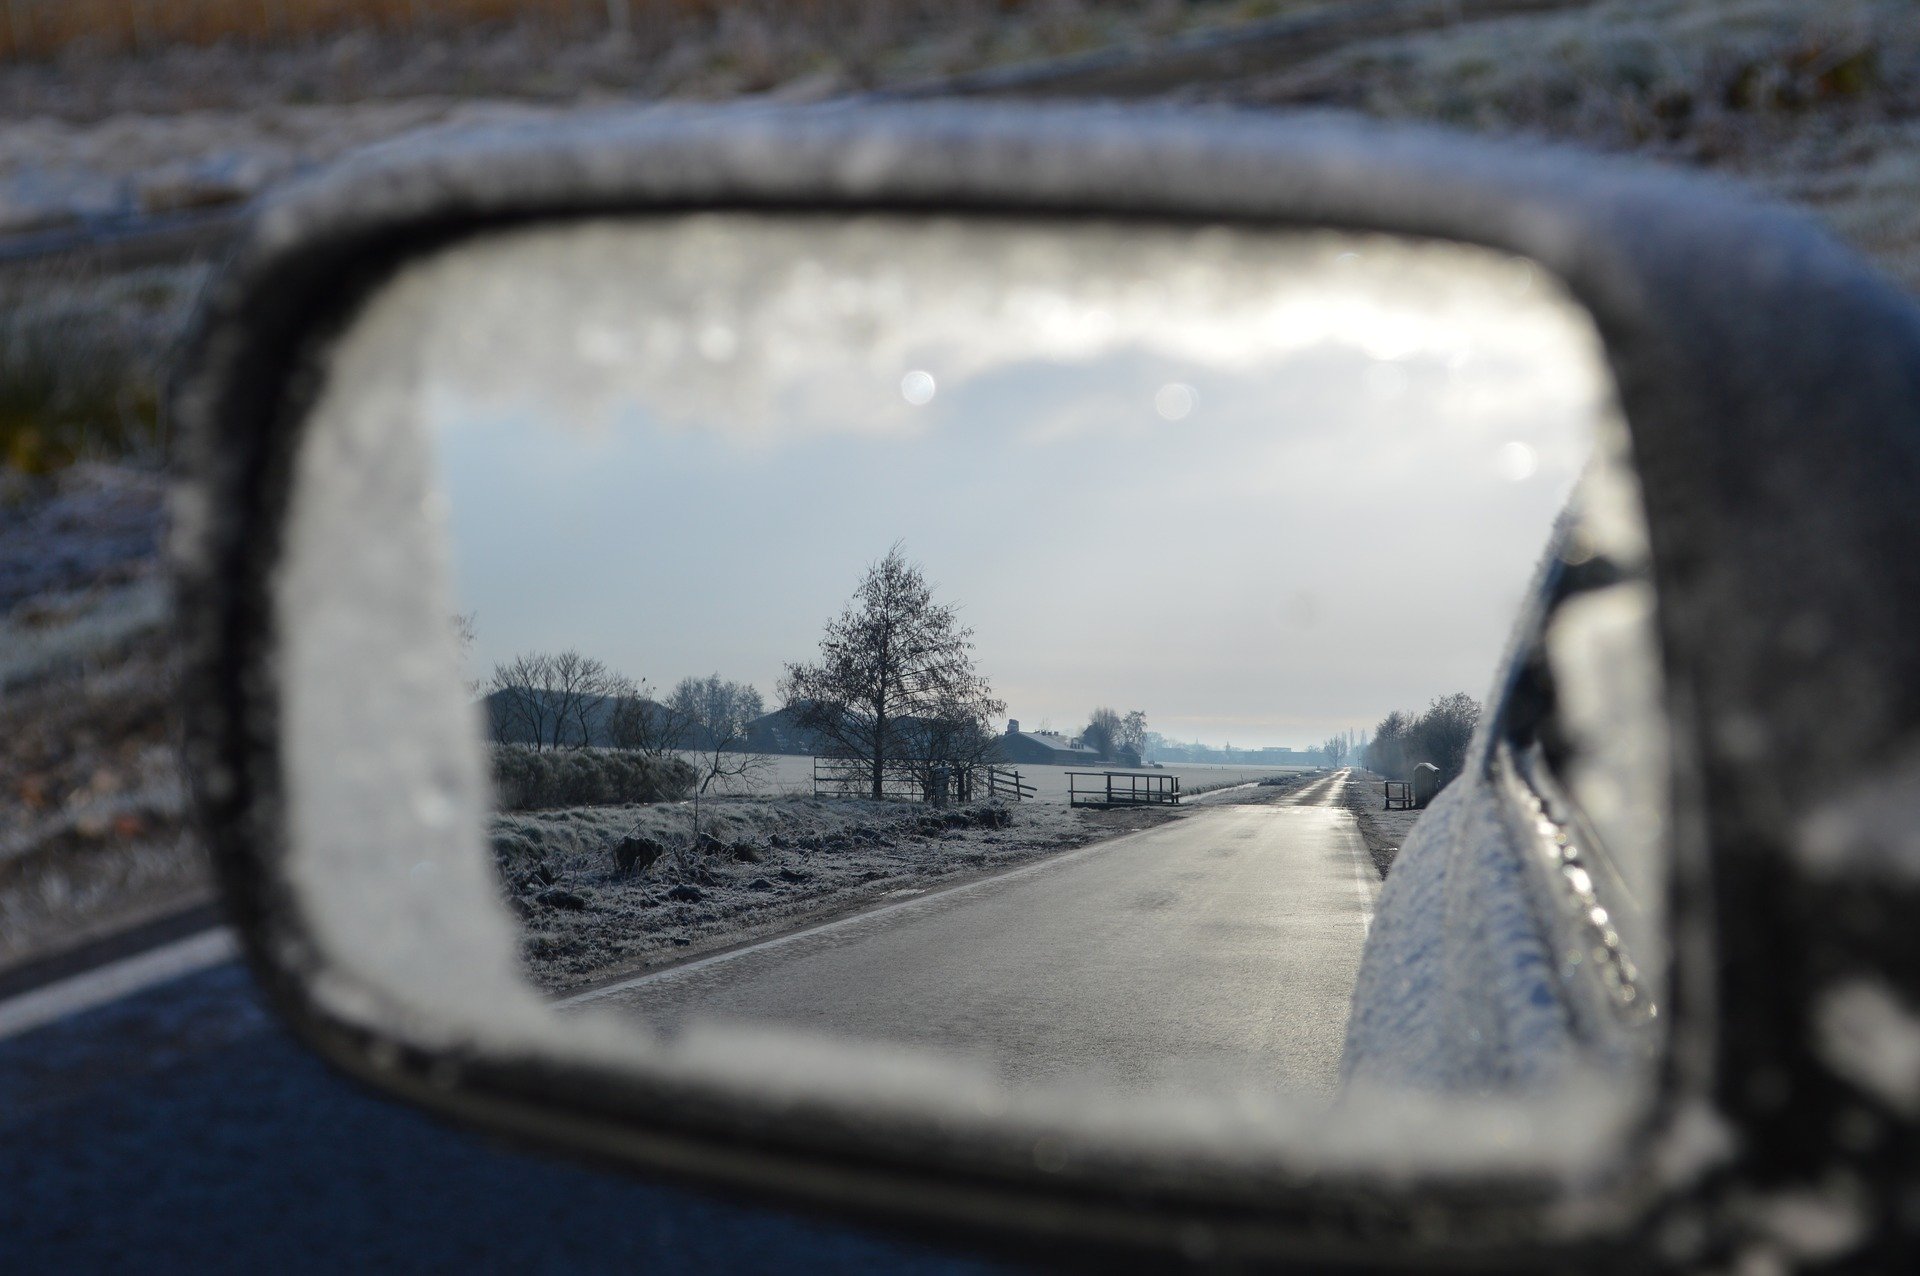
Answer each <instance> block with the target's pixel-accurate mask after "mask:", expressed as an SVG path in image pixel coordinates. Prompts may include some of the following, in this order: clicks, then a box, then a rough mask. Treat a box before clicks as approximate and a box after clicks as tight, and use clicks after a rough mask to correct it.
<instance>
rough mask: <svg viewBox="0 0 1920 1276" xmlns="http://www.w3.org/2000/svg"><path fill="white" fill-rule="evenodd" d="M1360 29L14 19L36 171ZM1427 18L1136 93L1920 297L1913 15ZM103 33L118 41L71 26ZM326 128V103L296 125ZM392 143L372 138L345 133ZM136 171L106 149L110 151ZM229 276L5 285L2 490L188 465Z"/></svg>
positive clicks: (847, 8)
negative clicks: (1536, 169)
mask: <svg viewBox="0 0 1920 1276" xmlns="http://www.w3.org/2000/svg"><path fill="white" fill-rule="evenodd" d="M1340 7H1341V6H1339V5H1337V4H1326V3H1320V4H1315V3H1312V0H1117V2H1113V3H1104V4H1101V3H1093V2H1091V0H941V2H939V3H936V2H934V0H781V2H775V0H631V3H619V0H616V3H614V4H611V5H609V4H608V3H607V0H591V2H589V0H453V2H450V3H445V4H438V5H423V4H418V3H401V2H400V0H279V2H278V3H273V2H271V0H270V2H269V3H267V4H265V5H263V4H261V3H258V2H257V0H254V2H251V3H248V4H241V3H238V0H235V2H234V3H226V0H206V3H201V4H193V5H182V6H177V7H175V6H157V5H150V4H142V3H138V2H137V0H97V3H96V2H94V0H88V3H73V4H55V3H54V2H53V0H21V2H18V3H15V4H13V5H12V8H11V9H10V10H9V11H8V12H11V13H13V14H15V15H22V14H24V15H26V17H27V19H28V23H27V27H21V26H20V24H19V22H18V21H16V22H15V24H14V27H13V28H9V30H10V31H11V32H12V35H11V36H9V37H8V38H14V37H21V36H22V33H23V32H29V33H31V32H37V33H38V34H37V35H34V37H33V38H34V39H37V40H41V41H42V42H43V43H45V42H47V41H53V43H52V44H48V45H47V47H48V48H54V47H56V46H57V47H58V50H59V51H58V52H57V53H55V54H48V55H47V56H44V57H41V58H39V59H38V60H30V61H28V62H20V61H18V60H15V61H14V62H13V63H11V64H8V62H7V60H6V58H5V57H4V56H0V140H5V138H6V137H7V135H8V134H7V130H8V128H9V125H8V124H7V122H6V121H5V116H6V114H7V112H8V110H9V109H10V110H11V112H12V114H13V116H14V118H15V119H16V120H17V121H18V125H17V129H18V136H20V137H23V138H24V137H26V136H27V135H28V134H29V133H31V132H32V130H33V129H34V127H35V125H36V122H40V123H44V122H45V121H47V120H51V119H55V118H59V119H61V120H63V121H65V123H64V124H63V125H62V127H63V128H65V129H67V130H68V131H67V132H65V133H62V132H60V131H59V130H57V129H56V130H48V129H43V130H42V132H43V133H44V134H45V138H44V139H43V140H41V141H39V142H36V143H32V144H31V145H28V144H26V143H22V148H24V149H23V150H22V153H23V154H26V156H27V159H26V161H25V164H26V171H28V172H29V175H31V170H32V168H33V166H34V165H35V164H53V163H58V162H72V160H71V158H70V157H71V156H72V155H73V154H74V153H75V149H74V142H73V138H75V137H77V136H82V135H83V134H82V133H77V132H75V130H82V131H83V130H86V129H88V128H94V129H95V132H94V133H84V136H85V137H87V138H89V139H93V138H95V137H96V135H97V134H99V133H111V132H112V131H113V130H114V129H115V128H123V122H124V121H126V120H128V119H133V118H138V119H140V120H142V121H143V122H151V121H154V120H159V121H166V120H169V119H173V120H177V121H179V122H180V129H181V136H182V137H183V138H185V139H187V140H186V141H185V142H183V143H182V145H184V146H186V147H188V148H191V146H192V145H195V144H196V142H195V141H194V140H193V139H203V140H204V139H205V138H208V137H212V136H215V135H214V134H209V133H207V131H206V124H205V121H206V120H207V119H209V118H211V117H213V116H215V115H218V116H219V117H220V118H221V119H223V120H227V121H234V120H240V121H246V122H247V123H246V124H245V125H244V126H242V127H238V128H228V129H227V131H226V132H224V133H219V134H218V135H217V136H219V137H221V138H223V139H225V140H224V141H221V142H219V143H215V142H213V141H205V142H204V144H205V145H208V146H214V145H229V146H230V145H235V144H236V143H235V141H234V138H235V137H236V136H239V137H244V136H247V135H249V134H248V130H249V129H254V130H255V131H257V132H259V133H260V134H262V135H264V136H268V137H275V136H277V137H279V138H282V139H284V138H285V137H286V136H288V128H289V126H288V123H287V119H286V116H287V114H288V113H289V112H297V111H300V110H314V111H322V112H324V111H329V110H331V111H334V112H336V114H333V115H326V116H325V120H326V121H332V124H333V129H334V135H335V136H339V135H343V134H344V133H345V130H346V125H345V119H346V115H345V113H346V112H350V111H351V110H352V109H353V105H354V103H356V102H360V101H364V100H371V99H378V98H386V99H398V98H410V99H412V100H420V101H424V100H427V99H429V98H433V97H435V96H436V95H439V96H441V97H445V96H447V95H452V96H454V97H460V96H462V95H464V96H468V97H472V98H475V99H481V100H497V99H502V98H519V99H526V98H538V99H541V100H545V101H554V102H560V103H568V102H591V101H597V100H605V98H606V96H607V95H608V94H609V93H618V94H619V95H620V96H621V97H622V98H624V99H625V100H657V99H664V98H691V99H707V100H711V99H717V98H726V97H729V96H737V95H740V94H747V93H762V92H765V93H771V94H773V95H775V96H777V97H782V98H789V99H793V100H807V99H813V98H820V97H828V96H832V95H834V94H836V93H843V92H848V91H854V90H858V89H861V88H866V87H871V86H874V85H883V84H899V83H909V82H916V81H922V80H925V79H926V78H927V77H938V76H942V75H953V74H963V73H966V72H970V71H977V70H981V69H984V68H990V67H996V66H1004V65H1007V64H1008V63H1013V62H1021V61H1025V60H1030V59H1045V58H1051V57H1058V56H1061V55H1064V54H1072V53H1077V52H1083V51H1086V50H1089V49H1099V48H1117V49H1127V50H1132V51H1136V52H1139V51H1144V52H1145V53H1146V54H1148V55H1149V56H1150V55H1151V54H1152V51H1153V50H1154V49H1156V48H1159V47H1162V46H1163V45H1164V42H1165V41H1166V40H1168V39H1169V38H1172V37H1175V36H1183V35H1192V34H1195V33H1204V32H1208V31H1231V30H1233V29H1235V28H1236V27H1239V26H1244V25H1245V24H1246V23H1247V22H1249V21H1257V20H1260V19H1266V18H1272V17H1274V16H1276V15H1284V14H1292V13H1297V12H1303V11H1313V12H1318V13H1331V12H1337V11H1338V10H1339V9H1340ZM1405 7H1406V9H1407V11H1408V12H1409V13H1411V14H1415V15H1418V16H1420V17H1421V19H1422V22H1421V24H1419V25H1420V27H1421V29H1418V30H1410V31H1407V32H1405V33H1403V34H1399V35H1391V36H1375V37H1373V38H1366V39H1354V40H1351V41H1349V42H1347V43H1345V44H1343V45H1341V46H1340V47H1337V48H1334V49H1332V50H1331V51H1321V52H1317V53H1314V54H1312V55H1311V56H1309V55H1307V54H1305V53H1304V52H1303V53H1300V54H1299V55H1297V56H1295V55H1290V54H1289V53H1288V51H1287V50H1286V49H1284V48H1281V49H1275V50H1270V51H1268V53H1266V54H1263V55H1262V56H1261V57H1260V58H1257V59H1254V60H1253V64H1252V65H1249V66H1245V67H1242V68H1240V69H1238V70H1236V71H1234V72H1233V73H1231V74H1225V73H1219V74H1212V73H1210V74H1206V75H1196V74H1194V73H1193V72H1192V71H1191V70H1188V71H1186V72H1184V73H1182V72H1180V71H1178V69H1177V67H1175V69H1172V70H1170V71H1169V74H1168V76H1167V77H1166V78H1165V79H1164V81H1163V82H1158V83H1154V84H1152V86H1151V87H1149V88H1145V89H1141V90H1139V92H1141V93H1144V94H1145V95H1147V96H1164V97H1167V98H1170V99H1177V100H1194V99H1198V100H1206V101H1215V102H1224V103H1232V104H1237V105H1249V106H1265V107H1277V108H1283V109H1284V108H1289V107H1301V106H1313V107H1322V108H1324V107H1335V108H1340V109H1345V110H1351V111H1355V112H1358V113H1361V114H1365V115H1369V116H1373V117H1375V118H1381V119H1400V120H1424V121H1436V122H1440V123H1445V124H1448V125H1450V126H1454V127H1459V128H1463V129H1467V130H1471V131H1476V132H1482V133H1488V134H1494V135H1518V136H1523V137H1529V138H1540V139H1550V140H1558V141H1571V142H1575V143H1577V144H1581V145H1585V146H1589V147H1593V148H1597V149H1602V150H1609V151H1625V152H1632V153H1635V154H1638V155H1641V156H1645V157H1647V158H1650V159H1652V160H1655V161H1656V162H1664V163H1673V164H1678V165H1682V166H1686V167H1693V168H1706V169H1711V170H1714V171H1718V172H1723V173H1728V174H1731V175H1734V176H1737V177H1740V178H1742V179H1745V180H1747V181H1750V182H1752V183H1753V184H1755V185H1756V186H1758V187H1759V188H1760V189H1762V190H1763V191H1765V192H1767V193H1770V194H1772V195H1774V196H1776V197H1779V198H1783V199H1786V200H1789V201H1791V202H1795V203H1798V204H1800V205H1802V206H1803V207H1807V208H1810V209H1812V210H1814V211H1815V212H1817V213H1818V214H1819V215H1821V216H1822V217H1823V218H1825V219H1826V221H1827V222H1828V224H1829V225H1830V226H1832V227H1833V229H1834V230H1835V231H1836V232H1837V233H1838V234H1840V235H1841V236H1842V237H1843V238H1846V239H1848V240H1849V241H1851V242H1852V243H1853V244H1854V245H1855V246H1856V247H1858V248H1860V249H1862V250H1864V251H1865V252H1867V253H1868V254H1869V255H1872V256H1874V257H1875V258H1877V259H1878V260H1879V261H1880V262H1881V264H1882V265H1883V266H1884V267H1886V268H1887V269H1888V270H1889V271H1890V272H1891V273H1892V274H1893V275H1894V276H1895V277H1896V278H1898V279H1900V280H1901V281H1902V282H1904V283H1906V284H1907V285H1908V286H1909V287H1912V288H1915V289H1916V290H1920V4H1916V3H1915V0H1828V2H1827V3H1823V4H1820V5H1809V4H1805V3H1803V2H1802V0H1597V2H1595V3H1589V4H1580V3H1577V0H1568V3H1567V4H1566V5H1564V6H1562V7H1560V8H1559V9H1557V10H1556V11H1550V12H1543V13H1529V14H1516V15H1511V16H1506V17H1488V18H1484V19H1480V20H1463V21H1453V20H1449V19H1447V17H1446V15H1447V14H1448V13H1452V12H1460V11H1463V10H1462V9H1461V7H1460V6H1459V5H1458V4H1453V5H1449V4H1448V3H1446V2H1445V0H1406V5H1405ZM162 10H165V11H166V12H167V13H168V14H169V15H171V16H169V17H168V18H167V21H166V22H157V21H149V22H148V25H147V26H145V27H141V28H139V29H138V30H136V27H135V26H134V25H130V24H133V23H135V21H136V17H137V15H138V14H140V13H147V14H158V13H159V12H160V11H162ZM176 10H177V11H176ZM56 11H57V12H59V13H61V14H64V15H65V16H63V17H62V18H61V19H60V22H61V23H64V24H65V25H64V26H62V27H60V30H64V31H68V32H69V33H70V34H71V33H72V32H75V31H78V32H79V33H80V34H78V35H73V36H72V38H71V39H66V43H65V44H59V42H58V41H57V40H55V39H54V34H55V27H54V24H53V19H52V18H51V17H49V16H46V15H51V14H53V13H55V12H56ZM96 11H97V12H96ZM87 13H94V14H95V17H96V18H97V22H96V25H95V27H94V28H91V29H89V28H86V27H85V25H84V23H82V24H81V25H79V26H75V24H76V23H80V22H81V19H82V18H83V17H84V16H85V14H87ZM116 15H117V16H116ZM270 17H271V18H272V19H273V21H272V22H269V21H268V19H269V18H270ZM43 18H44V21H43V20H42V19H43ZM189 19H191V20H189ZM34 22H40V24H41V25H39V26H33V25H32V24H33V23H34ZM29 29H30V30H29ZM89 31H90V32H91V33H90V34H89ZM62 38H63V39H65V37H62ZM208 42H211V43H208ZM21 47H27V48H35V47H38V46H35V45H33V44H32V43H31V42H30V41H29V42H27V43H25V44H23V45H22V46H21ZM1169 66H1170V67H1174V64H1173V63H1170V64H1169ZM1183 76H1184V78H1183ZM1148 79H1149V81H1151V77H1148ZM300 102H306V103H317V104H322V105H315V106H310V107H302V106H298V105H289V104H290V103H300ZM89 120H91V121H97V122H98V123H97V126H96V125H93V124H88V123H86V121H89ZM196 120H197V121H198V123H196ZM76 121H79V123H76ZM256 125H257V128H255V126H256ZM196 128H197V129H199V130H200V131H198V132H196V131H194V130H195V129H196ZM371 131H372V132H373V133H377V132H378V129H377V128H376V129H373V130H371ZM368 132H369V130H368V129H367V128H366V126H364V125H362V126H361V127H360V128H359V129H358V130H357V131H355V132H353V133H351V134H346V135H350V136H360V135H362V134H366V133H368ZM35 146H37V147H38V148H39V150H40V151H45V152H47V154H46V155H44V156H43V155H40V154H39V153H38V152H36V151H34V149H33V148H34V147H35ZM63 148H64V150H63ZM176 149H178V148H177V147H176ZM56 152H58V153H56ZM111 152H112V147H111V146H110V145H106V144H104V143H103V144H102V148H101V151H100V153H102V154H109V153H111ZM63 156H65V157H67V158H65V159H63V158H62V157H63ZM5 176H6V166H5V165H4V164H0V178H4V177H5ZM5 197H6V192H5V190H4V189H0V201H4V199H5ZM204 273H205V272H204V270H203V269H202V268H200V267H151V268H145V269H142V270H137V271H132V272H129V273H124V274H119V275H114V274H107V273H100V272H94V273H87V272H84V271H75V270H71V269H69V270H66V271H64V272H63V271H60V270H55V269H34V268H25V267H20V266H18V265H14V266H9V267H6V268H5V269H4V270H0V468H10V469H13V470H16V471H26V472H35V473H38V472H45V471H48V470H52V469H56V468H58V467H60V466H63V465H66V464H69V463H72V462H75V461H84V460H89V459H129V460H133V461H136V462H143V463H158V462H161V461H163V460H164V457H165V453H166V447H167V435H168V429H167V423H166V421H165V416H164V395H163V393H162V386H163V383H164V379H165V376H166V371H167V366H168V363H169V360H170V356H171V353H172V351H173V349H174V348H175V345H176V342H177V339H178V334H179V333H180V331H181V330H182V328H183V326H184V322H185V317H186V315H187V313H188V310H189V308H190V303H191V299H192V297H193V295H194V292H195V290H196V289H197V287H198V286H199V283H200V281H201V279H202V277H203V275H204Z"/></svg>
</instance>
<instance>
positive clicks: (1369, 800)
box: [1345, 767, 1423, 879]
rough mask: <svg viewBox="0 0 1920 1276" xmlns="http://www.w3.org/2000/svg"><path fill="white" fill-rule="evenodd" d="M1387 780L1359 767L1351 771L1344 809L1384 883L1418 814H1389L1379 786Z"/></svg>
mask: <svg viewBox="0 0 1920 1276" xmlns="http://www.w3.org/2000/svg"><path fill="white" fill-rule="evenodd" d="M1385 782H1386V777H1385V776H1382V775H1375V774H1374V773H1373V772H1372V771H1368V770H1365V769H1364V768H1361V767H1355V768H1353V771H1352V773H1351V774H1350V775H1348V777H1347V787H1346V793H1345V796H1346V803H1347V809H1348V810H1349V811H1352V812H1353V818H1354V820H1355V822H1356V823H1358V824H1359V825H1360V836H1361V837H1362V838H1363V839H1364V840H1365V841H1366V844H1367V854H1369V855H1371V856H1372V857H1373V866H1374V867H1375V868H1376V869H1378V870H1380V876H1381V877H1382V878H1383V879H1384V878H1385V877H1386V875H1387V874H1388V873H1389V872H1390V871H1392V869H1393V861H1394V860H1395V859H1396V858H1398V856H1399V854H1400V848H1401V847H1402V846H1404V845H1405V844H1406V841H1407V838H1408V837H1409V836H1411V835H1412V833H1413V826H1414V824H1416V823H1417V822H1418V821H1419V819H1420V816H1421V815H1422V814H1423V812H1421V811H1389V810H1387V809H1386V800H1385V790H1384V789H1383V788H1382V786H1383V785H1384V784H1385Z"/></svg>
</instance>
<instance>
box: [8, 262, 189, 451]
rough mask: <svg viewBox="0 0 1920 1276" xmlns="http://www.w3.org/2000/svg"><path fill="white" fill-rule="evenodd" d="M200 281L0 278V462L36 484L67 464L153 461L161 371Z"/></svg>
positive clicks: (92, 275)
mask: <svg viewBox="0 0 1920 1276" xmlns="http://www.w3.org/2000/svg"><path fill="white" fill-rule="evenodd" d="M206 273H207V268H206V267H204V266H150V267H146V268H143V269H140V270H135V271H130V272H126V273H114V274H107V273H99V272H90V271H79V270H74V269H71V268H66V269H62V268H58V267H55V268H48V269H39V270H29V271H20V272H17V273H14V274H11V275H0V463H4V466H5V467H6V468H9V469H12V470H16V471H20V472H24V473H28V474H40V473H46V472H48V471H51V470H55V469H59V468H61V467H63V466H66V465H71V464H73V463H75V462H77V461H94V460H125V461H132V462H134V463H145V464H157V463H159V462H160V461H162V460H163V459H164V457H165V453H166V448H167V433H168V431H167V423H166V415H165V407H164V386H165V380H166V376H167V370H168V367H169V365H170V363H171V361H172V356H173V352H174V348H175V346H176V345H177V343H178V341H179V337H180V334H181V332H182V331H183V330H184V328H185V326H186V320H187V316H188V313H189V312H190V310H191V308H192V304H193V299H194V296H195V295H196V293H197V291H198V289H199V286H200V284H201V282H202V280H203V279H204V278H205V275H206Z"/></svg>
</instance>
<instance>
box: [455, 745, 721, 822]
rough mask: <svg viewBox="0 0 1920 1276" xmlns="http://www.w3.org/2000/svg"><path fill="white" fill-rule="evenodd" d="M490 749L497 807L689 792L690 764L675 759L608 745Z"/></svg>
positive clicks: (647, 798)
mask: <svg viewBox="0 0 1920 1276" xmlns="http://www.w3.org/2000/svg"><path fill="white" fill-rule="evenodd" d="M492 748H493V794H494V803H495V805H496V806H497V807H498V808H499V809H500V810H502V811H535V810H540V809H542V808H547V807H557V806H615V805H621V804H625V803H631V802H665V801H678V800H679V799H682V798H685V797H688V796H691V794H692V793H693V784H694V773H693V768H692V767H691V766H688V765H687V764H686V763H685V762H683V761H681V760H680V759H679V758H672V757H657V756H656V757H648V756H645V755H643V754H638V753H625V752H621V751H619V750H610V749H573V750H567V751H564V752H555V751H552V750H548V751H544V752H536V751H535V750H533V749H530V748H528V747H527V746H525V745H520V744H496V745H494V746H492Z"/></svg>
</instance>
